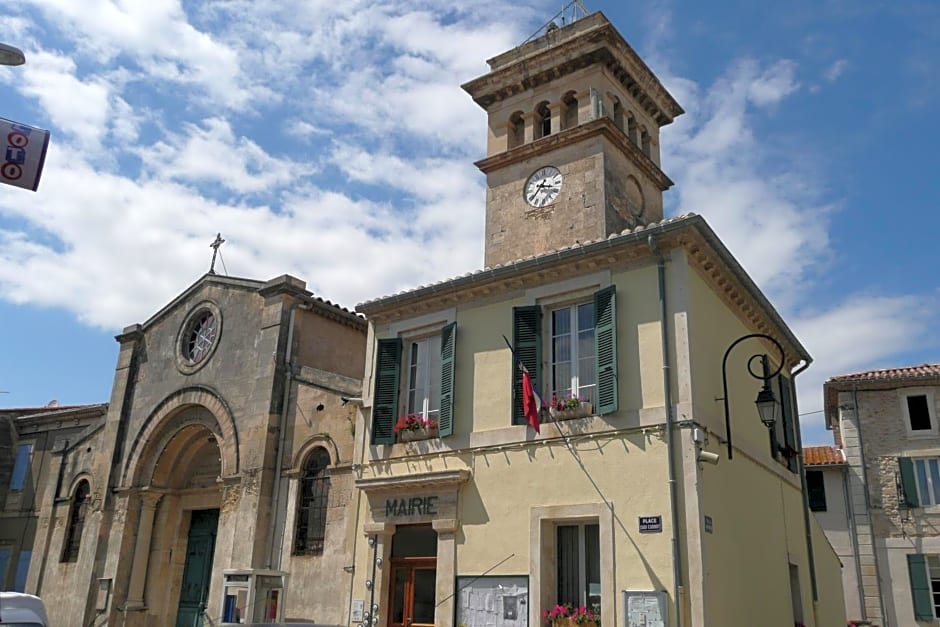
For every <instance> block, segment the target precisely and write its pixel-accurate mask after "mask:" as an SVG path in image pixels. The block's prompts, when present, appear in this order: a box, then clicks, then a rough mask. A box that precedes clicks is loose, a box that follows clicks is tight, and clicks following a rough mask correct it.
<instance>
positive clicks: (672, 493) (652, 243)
mask: <svg viewBox="0 0 940 627" xmlns="http://www.w3.org/2000/svg"><path fill="white" fill-rule="evenodd" d="M646 243H647V245H648V246H649V249H650V252H651V253H653V254H654V255H655V256H656V259H657V263H656V268H657V273H658V275H659V317H660V320H662V340H663V342H662V351H663V394H664V395H665V403H666V456H667V458H668V461H669V464H668V466H669V507H670V509H671V511H670V516H671V517H672V580H673V592H672V596H673V604H674V606H675V613H676V627H682V603H681V600H680V598H679V592H680V591H681V590H682V563H681V559H682V552H681V550H680V549H681V546H680V544H679V519H678V512H679V495H678V490H677V489H676V454H675V447H674V446H673V433H672V432H673V429H674V426H675V418H674V417H673V415H672V377H671V375H670V372H669V322H668V321H669V319H668V318H667V317H666V316H667V308H666V260H665V259H664V258H663V256H662V254H661V253H660V252H659V249H658V248H657V247H656V240H655V239H654V237H653V236H652V235H650V236H649V238H647V240H646Z"/></svg>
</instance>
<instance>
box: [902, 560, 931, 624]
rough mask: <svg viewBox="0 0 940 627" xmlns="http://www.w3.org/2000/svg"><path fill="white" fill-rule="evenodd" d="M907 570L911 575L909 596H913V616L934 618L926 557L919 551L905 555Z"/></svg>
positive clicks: (918, 618) (921, 618) (926, 618)
mask: <svg viewBox="0 0 940 627" xmlns="http://www.w3.org/2000/svg"><path fill="white" fill-rule="evenodd" d="M907 572H908V574H909V575H910V576H911V596H912V597H914V617H915V618H916V619H917V620H929V621H932V620H933V619H934V616H933V601H932V599H931V593H930V580H929V579H928V578H927V558H926V557H925V556H924V555H921V554H919V553H912V554H909V555H908V556H907Z"/></svg>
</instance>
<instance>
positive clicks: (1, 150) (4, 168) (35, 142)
mask: <svg viewBox="0 0 940 627" xmlns="http://www.w3.org/2000/svg"><path fill="white" fill-rule="evenodd" d="M48 147H49V131H44V130H42V129H40V128H33V127H32V126H26V125H25V124H18V123H17V122H13V121H10V120H5V119H3V118H0V183H6V184H7V185H13V186H15V187H22V188H23V189H29V190H32V191H34V192H35V191H36V189H37V188H38V187H39V177H40V176H41V175H42V165H43V163H44V162H45V161H46V149H47V148H48Z"/></svg>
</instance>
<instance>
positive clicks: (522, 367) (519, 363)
mask: <svg viewBox="0 0 940 627" xmlns="http://www.w3.org/2000/svg"><path fill="white" fill-rule="evenodd" d="M503 341H504V342H506V348H508V349H509V352H510V353H511V354H512V358H513V359H515V360H516V367H517V368H519V370H521V371H523V372H525V373H528V372H529V369H528V368H526V367H525V364H524V363H522V360H521V359H519V356H518V355H516V351H515V350H513V348H512V344H510V343H509V340H508V339H506V336H505V335H503ZM543 404H544V401H543ZM548 416H549V418H551V420H552V424H553V425H555V430H556V431H557V432H558V435H560V436H561V439H562V440H564V441H565V446H570V442H569V441H568V436H567V435H566V434H564V433H563V432H562V430H561V425H559V424H558V420H556V419H555V415H554V414H553V413H552V412H551V410H549V412H548ZM541 422H542V412H541V410H539V423H541Z"/></svg>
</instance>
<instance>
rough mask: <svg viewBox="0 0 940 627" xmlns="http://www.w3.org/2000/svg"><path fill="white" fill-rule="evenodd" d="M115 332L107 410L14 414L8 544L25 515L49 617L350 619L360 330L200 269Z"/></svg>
mask: <svg viewBox="0 0 940 627" xmlns="http://www.w3.org/2000/svg"><path fill="white" fill-rule="evenodd" d="M117 339H118V341H119V343H120V351H119V356H118V363H117V368H116V371H115V377H114V386H113V389H112V395H111V401H110V403H109V404H108V405H106V406H90V407H79V408H45V409H43V410H35V411H34V410H29V411H16V410H14V411H12V412H6V415H5V416H4V418H5V419H6V421H7V424H12V429H13V436H12V438H11V441H10V445H11V447H12V448H11V449H10V450H12V451H15V454H14V456H15V457H16V458H22V459H23V460H24V461H23V463H24V464H25V466H22V467H23V468H26V471H25V472H24V471H20V470H19V469H20V468H21V466H16V469H15V470H13V471H12V480H13V483H11V484H9V485H10V486H11V488H14V489H10V490H8V491H7V493H6V498H5V503H4V510H3V516H4V531H3V534H2V535H3V537H2V538H0V541H3V540H5V539H6V534H7V532H8V531H9V530H12V531H15V529H14V528H13V527H12V526H11V525H10V523H8V522H7V521H8V520H13V519H10V518H8V517H9V516H11V515H16V514H17V513H19V518H16V519H15V520H16V521H17V524H18V525H19V527H21V528H23V529H26V530H27V531H25V532H24V533H25V535H23V536H22V540H20V541H18V542H14V543H13V544H12V545H11V551H12V550H18V551H19V554H20V556H21V557H20V559H21V560H22V559H23V558H22V555H23V550H24V549H23V547H24V546H26V545H27V544H28V540H29V538H30V537H32V538H33V540H32V554H31V561H30V566H29V571H28V576H27V577H26V582H25V588H26V591H28V592H32V593H36V594H39V595H40V596H42V597H44V598H45V599H46V601H47V605H48V609H49V616H50V620H51V621H52V624H54V625H57V626H62V627H69V626H73V627H83V626H85V625H90V624H96V625H101V624H112V625H118V624H120V625H154V626H164V625H178V626H180V627H183V626H191V625H201V624H203V622H204V618H206V617H208V618H209V619H210V620H209V621H208V623H207V624H217V623H218V622H220V621H222V622H228V623H236V624H237V623H244V622H253V621H258V622H261V621H281V620H298V619H303V620H314V619H316V620H317V621H318V622H321V623H328V624H339V623H344V622H345V621H346V608H347V607H348V602H347V601H346V600H347V599H348V597H349V591H350V583H351V581H350V576H349V575H348V574H346V573H345V571H344V567H346V566H348V565H349V563H350V555H351V551H352V545H353V538H352V533H353V530H354V522H355V519H354V516H353V514H354V510H355V508H354V506H351V505H354V503H355V501H354V499H353V477H352V473H351V469H350V462H351V459H352V444H353V435H354V433H353V432H354V428H355V423H354V420H355V415H356V412H355V407H354V406H353V405H347V404H346V403H345V402H344V401H343V400H342V397H343V396H356V395H358V393H359V389H360V379H359V377H361V374H362V369H363V355H364V342H365V322H364V321H363V320H362V319H361V318H360V317H359V316H357V315H355V314H353V313H351V312H349V311H347V310H345V309H342V308H340V307H337V306H335V305H333V304H331V303H329V302H325V301H323V300H321V299H319V298H316V297H315V296H313V295H312V294H311V293H310V292H308V291H307V290H306V289H305V285H304V283H303V282H302V281H299V280H298V279H295V278H293V277H290V276H282V277H279V278H277V279H273V280H271V281H268V282H261V281H253V280H247V279H238V278H232V277H223V276H218V275H214V274H208V275H205V276H203V277H202V278H201V279H199V280H198V281H197V282H196V283H195V284H193V285H192V286H191V287H190V288H189V289H187V290H186V291H185V292H183V293H182V294H180V295H179V296H178V297H177V298H175V299H174V300H173V301H172V302H171V303H169V304H168V305H166V306H165V307H164V308H163V309H161V310H160V311H159V312H157V313H156V314H154V315H153V316H152V317H151V318H150V319H149V320H147V321H146V322H144V323H143V324H135V325H132V326H130V327H127V328H126V329H125V330H124V332H123V333H122V334H121V335H119V336H118V338H117ZM30 458H31V459H30ZM14 463H16V462H14ZM7 465H9V464H7ZM17 473H22V474H23V475H24V476H25V480H23V481H21V480H20V479H21V474H17ZM20 484H22V488H23V489H21V490H16V489H15V488H16V486H18V485H20ZM24 499H31V503H30V505H29V507H28V508H25V507H23V506H22V505H20V503H21V502H23V503H25V500H24ZM27 512H28V516H27ZM27 555H28V552H27ZM9 570H10V568H8V571H9ZM11 572H12V571H11ZM11 576H12V575H8V576H7V581H9V578H10V577H11Z"/></svg>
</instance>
